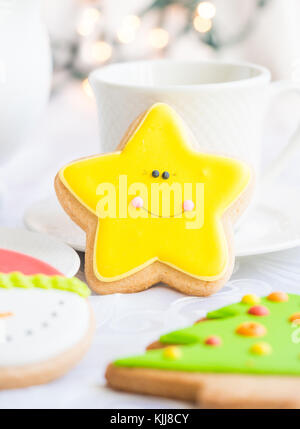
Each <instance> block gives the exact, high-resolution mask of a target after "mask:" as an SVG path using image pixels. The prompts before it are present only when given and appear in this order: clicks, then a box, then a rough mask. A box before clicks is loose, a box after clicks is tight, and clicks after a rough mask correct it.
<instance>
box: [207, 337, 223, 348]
mask: <svg viewBox="0 0 300 429" xmlns="http://www.w3.org/2000/svg"><path fill="white" fill-rule="evenodd" d="M205 344H207V345H208V346H220V345H221V344H222V340H221V338H220V337H217V336H216V335H213V336H211V337H208V338H206V340H205Z"/></svg>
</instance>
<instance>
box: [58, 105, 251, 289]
mask: <svg viewBox="0 0 300 429" xmlns="http://www.w3.org/2000/svg"><path fill="white" fill-rule="evenodd" d="M251 184H252V172H251V169H250V167H249V166H248V165H247V164H245V163H244V162H241V161H238V160H235V159H231V158H228V157H222V156H217V155H213V154H206V153H200V152H197V151H195V150H194V149H193V147H192V137H191V135H190V133H189V131H188V130H187V129H186V127H185V125H184V123H183V122H182V120H181V118H180V117H179V116H178V115H177V113H176V112H175V111H174V110H173V109H172V108H171V107H170V106H168V105H166V104H162V103H158V104H155V105H153V106H152V107H151V108H150V109H149V110H148V111H147V112H146V113H144V114H143V115H141V116H140V117H139V118H138V119H137V121H135V123H134V124H133V125H132V126H131V127H130V129H129V130H128V132H127V133H126V135H125V137H124V139H123V141H122V142H121V144H120V145H119V147H118V149H117V151H116V152H112V153H110V154H103V155H98V156H93V157H89V158H85V159H80V160H78V161H75V162H72V163H70V164H68V165H67V166H65V167H64V168H62V169H61V170H60V172H59V174H58V175H57V178H56V182H55V186H56V192H57V195H58V198H59V201H60V203H61V205H62V206H63V208H64V209H65V210H66V212H67V213H68V214H69V215H70V217H71V218H72V219H73V220H74V221H75V222H76V223H77V224H78V225H79V226H80V227H82V228H83V229H84V230H85V231H86V233H87V247H86V278H87V281H88V283H89V285H90V286H91V287H92V288H93V289H94V290H95V291H96V292H98V293H104V294H106V293H115V292H123V293H126V292H137V291H141V290H144V289H147V288H148V287H150V286H151V285H153V284H155V283H157V282H160V281H163V282H165V283H167V284H168V285H170V286H171V287H174V288H176V289H178V290H180V291H182V292H185V293H188V294H193V295H200V296H202V295H210V294H211V293H214V292H215V291H217V290H218V289H220V287H221V286H222V285H223V284H224V282H226V280H227V279H228V278H229V277H230V275H231V272H232V268H233V263H234V251H233V245H232V224H233V222H234V221H235V220H236V219H237V217H238V216H239V215H240V214H241V213H242V211H243V210H244V208H245V207H246V205H247V202H248V200H249V195H250V189H251V186H250V185H251Z"/></svg>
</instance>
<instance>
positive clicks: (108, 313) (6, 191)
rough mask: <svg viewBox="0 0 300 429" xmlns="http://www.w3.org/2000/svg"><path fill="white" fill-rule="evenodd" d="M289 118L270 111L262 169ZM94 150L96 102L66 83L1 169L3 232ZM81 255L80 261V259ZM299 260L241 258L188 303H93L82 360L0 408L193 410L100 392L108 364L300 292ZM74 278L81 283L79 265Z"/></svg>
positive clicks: (290, 256)
mask: <svg viewBox="0 0 300 429" xmlns="http://www.w3.org/2000/svg"><path fill="white" fill-rule="evenodd" d="M298 111H299V109H298ZM276 115H277V116H276ZM292 117H293V115H292V114H290V111H286V115H282V111H277V112H276V111H274V112H272V116H271V117H269V119H268V128H269V131H268V134H267V135H266V136H265V137H264V138H265V145H264V155H265V156H264V159H265V161H264V162H265V163H266V164H267V163H268V162H269V161H270V159H271V158H272V157H274V156H275V155H276V151H277V152H278V151H279V150H280V148H281V147H283V146H284V144H285V143H286V140H287V136H288V134H289V131H288V130H287V129H288V128H292V126H293V120H292V119H291V118H292ZM270 130H271V131H270ZM83 142H84V144H83ZM99 148H100V145H99V141H98V131H97V118H96V107H95V103H94V100H93V99H90V98H88V97H87V96H86V95H85V94H84V93H83V91H82V89H81V87H80V85H78V84H75V83H71V84H69V85H67V86H66V87H65V89H64V90H62V91H61V92H59V93H58V94H56V95H54V96H53V97H52V99H51V101H50V103H49V106H48V109H47V111H46V112H45V114H44V116H43V118H42V120H41V122H40V123H39V124H38V126H37V128H36V130H34V132H33V133H32V135H31V136H30V138H29V139H28V140H27V141H24V144H23V146H22V147H21V149H20V150H19V151H18V153H16V154H15V156H14V158H13V159H12V160H11V161H10V162H9V163H8V164H6V165H5V166H4V167H0V183H1V182H2V183H4V187H3V190H2V197H1V198H0V201H1V205H0V225H1V226H18V227H19V226H22V225H23V222H22V217H23V213H24V211H25V210H26V209H27V208H28V207H29V206H30V205H31V204H32V203H34V202H36V201H38V200H40V199H44V198H45V197H47V196H49V195H50V194H53V193H54V191H53V179H54V177H55V174H56V172H57V171H58V169H59V168H60V167H61V166H62V165H64V164H65V163H66V162H69V161H70V160H72V159H76V158H79V157H82V156H86V155H90V154H95V153H97V152H99ZM269 154H270V155H269ZM298 159H299V158H298ZM297 173H298V170H297V160H296V159H295V165H290V166H289V172H288V173H287V172H285V173H284V174H283V175H282V177H281V180H282V181H285V182H286V183H288V184H290V185H293V182H295V181H296V180H297ZM298 182H299V180H298ZM293 186H294V185H293ZM80 256H81V258H82V260H83V255H80ZM299 260H300V248H295V249H290V250H285V251H282V252H276V253H271V254H268V255H260V256H252V257H243V258H239V259H238V260H237V262H236V266H235V272H234V275H233V277H232V279H231V280H230V282H229V283H227V285H226V286H225V287H224V288H223V289H222V290H221V291H220V292H219V293H217V294H216V295H214V296H212V297H209V298H196V297H186V296H184V295H183V294H181V293H179V292H176V291H173V290H171V289H170V288H168V287H166V286H164V285H158V286H155V287H153V288H151V289H149V290H147V291H145V292H141V293H138V294H131V295H121V294H115V295H108V296H92V297H91V298H90V300H91V304H92V306H93V308H94V310H95V314H96V321H97V331H96V335H95V338H94V341H93V344H92V347H91V349H90V350H89V352H88V354H87V355H86V357H85V358H84V359H83V361H82V362H81V363H80V364H79V365H78V366H77V367H76V368H75V369H74V370H72V371H70V372H69V373H68V374H67V375H66V376H64V377H63V378H62V379H60V380H57V381H55V382H52V383H50V384H47V385H44V386H38V387H31V388H27V389H19V390H12V391H5V392H1V393H0V408H31V407H33V408H66V407H67V408H111V409H116V408H174V407H177V408H185V407H187V406H192V405H191V404H187V403H184V402H178V401H172V400H167V399H161V398H149V397H145V396H138V395H131V394H126V393H120V392H114V391H112V390H110V389H108V388H106V387H105V378H104V373H105V368H106V365H107V364H108V363H109V362H110V361H112V360H113V359H114V358H116V357H121V356H125V355H130V354H135V353H140V352H142V351H143V350H144V349H145V347H146V346H147V345H148V344H149V343H151V342H152V341H154V340H156V339H157V338H158V337H159V336H160V335H161V334H163V333H165V332H168V331H170V330H174V329H176V328H179V327H184V326H187V325H188V324H191V323H193V322H194V321H195V320H197V319H199V318H200V317H202V316H204V315H205V314H206V312H207V311H210V310H213V309H216V308H219V307H221V306H224V305H227V304H230V303H232V302H236V301H238V300H239V299H240V298H241V297H242V296H243V295H244V294H245V293H249V292H254V293H257V294H259V295H266V294H268V293H269V292H270V291H271V290H285V291H287V292H291V293H298V291H299V292H300V264H299ZM78 276H79V277H80V278H82V279H84V274H83V264H82V266H81V271H80V272H79V274H78ZM137 322H138V323H137Z"/></svg>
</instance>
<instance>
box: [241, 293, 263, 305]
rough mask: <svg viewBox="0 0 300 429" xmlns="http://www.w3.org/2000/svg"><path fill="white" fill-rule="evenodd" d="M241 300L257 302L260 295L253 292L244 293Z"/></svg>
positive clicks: (248, 302)
mask: <svg viewBox="0 0 300 429" xmlns="http://www.w3.org/2000/svg"><path fill="white" fill-rule="evenodd" d="M242 302H243V303H244V304H253V305H254V304H259V303H260V297H259V296H257V295H255V293H249V294H248V295H244V296H243V298H242Z"/></svg>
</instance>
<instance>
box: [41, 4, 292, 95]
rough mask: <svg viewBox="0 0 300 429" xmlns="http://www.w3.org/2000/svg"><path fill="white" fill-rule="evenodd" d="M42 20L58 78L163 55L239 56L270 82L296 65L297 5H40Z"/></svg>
mask: <svg viewBox="0 0 300 429" xmlns="http://www.w3.org/2000/svg"><path fill="white" fill-rule="evenodd" d="M44 16H45V19H46V21H47V25H48V28H49V32H50V37H51V41H52V49H53V55H54V64H55V70H56V71H57V79H65V78H66V75H65V74H66V73H68V74H69V75H72V76H73V77H76V78H79V79H82V80H84V78H85V77H86V75H87V73H88V72H89V71H90V70H91V69H92V68H94V67H97V66H101V65H102V64H106V63H109V62H115V61H128V60H136V59H146V58H165V57H168V58H176V59H191V58H193V59H203V58H210V59H211V58H216V59H226V58H230V59H242V60H247V61H252V62H256V63H260V64H263V65H265V66H267V67H269V68H270V69H271V70H272V73H273V77H274V78H275V79H279V78H280V79H291V78H294V79H295V78H296V75H297V69H299V67H300V46H299V38H300V28H299V25H298V18H299V17H300V2H299V1H297V0H243V1H241V0H213V1H199V0H126V1H125V0H44ZM59 75H60V76H59ZM84 85H85V88H86V89H87V86H86V84H84ZM87 90H88V89H87Z"/></svg>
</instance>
